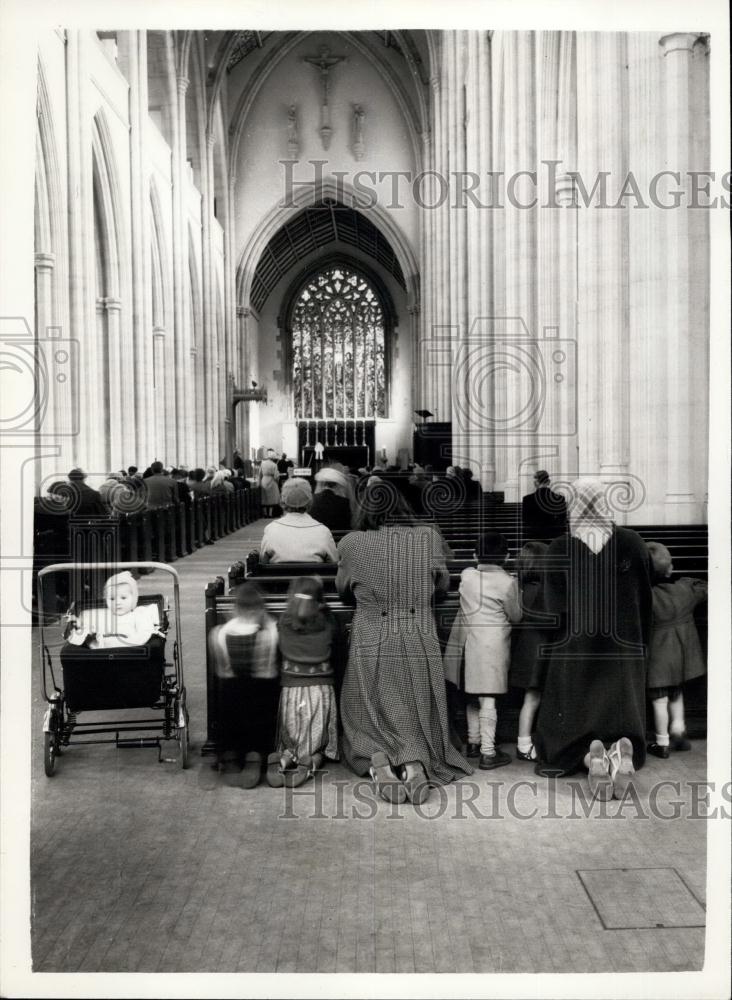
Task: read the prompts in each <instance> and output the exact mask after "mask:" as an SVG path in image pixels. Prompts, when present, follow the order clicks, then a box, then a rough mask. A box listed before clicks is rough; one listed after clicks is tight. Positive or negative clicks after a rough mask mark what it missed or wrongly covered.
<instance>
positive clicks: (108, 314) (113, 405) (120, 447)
mask: <svg viewBox="0 0 732 1000" xmlns="http://www.w3.org/2000/svg"><path fill="white" fill-rule="evenodd" d="M98 305H101V307H102V309H103V310H104V313H105V319H104V323H103V326H104V334H105V337H106V341H107V344H108V345H109V356H108V364H107V371H106V372H105V373H104V375H103V378H105V379H106V382H107V385H108V387H109V396H108V400H109V463H111V467H112V468H117V466H119V465H120V464H123V465H124V464H128V463H129V462H132V461H133V458H130V457H129V456H130V454H131V453H132V452H133V450H134V447H135V436H134V428H135V422H134V414H133V409H134V396H132V397H130V398H127V397H126V395H125V388H126V387H125V386H124V384H123V382H122V380H121V379H120V378H119V372H120V369H121V361H122V356H123V355H124V353H125V344H124V343H123V338H122V329H121V327H122V324H121V319H122V299H120V298H119V297H118V296H111V295H110V296H107V297H106V298H104V299H101V300H99V302H98ZM137 374H138V378H149V376H150V370H149V368H148V369H145V370H144V371H138V373H137ZM98 423H99V421H98V420H97V425H98ZM138 454H139V453H138ZM138 460H139V461H142V462H147V461H152V458H149V459H148V458H147V456H145V457H144V458H141V459H138ZM100 471H101V470H100Z"/></svg>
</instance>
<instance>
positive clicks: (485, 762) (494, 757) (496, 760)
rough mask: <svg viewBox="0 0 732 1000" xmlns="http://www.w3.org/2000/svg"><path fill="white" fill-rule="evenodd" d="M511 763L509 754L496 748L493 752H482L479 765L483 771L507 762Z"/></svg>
mask: <svg viewBox="0 0 732 1000" xmlns="http://www.w3.org/2000/svg"><path fill="white" fill-rule="evenodd" d="M510 763H511V757H510V756H509V754H507V753H504V752H503V750H496V752H495V753H492V754H487V753H482V754H481V755H480V763H479V764H478V767H479V768H480V769H481V771H492V770H493V768H495V767H503V766H504V765H505V764H510Z"/></svg>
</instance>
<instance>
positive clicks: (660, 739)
mask: <svg viewBox="0 0 732 1000" xmlns="http://www.w3.org/2000/svg"><path fill="white" fill-rule="evenodd" d="M656 743H658V745H659V746H660V747H667V746H669V739H668V733H656Z"/></svg>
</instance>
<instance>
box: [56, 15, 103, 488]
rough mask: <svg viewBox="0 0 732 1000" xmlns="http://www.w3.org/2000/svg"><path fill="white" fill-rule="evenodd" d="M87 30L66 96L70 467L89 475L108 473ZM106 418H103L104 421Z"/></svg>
mask: <svg viewBox="0 0 732 1000" xmlns="http://www.w3.org/2000/svg"><path fill="white" fill-rule="evenodd" d="M88 35H89V33H88V32H87V31H73V30H69V31H68V32H67V41H66V97H67V121H66V131H67V139H68V148H67V162H68V174H67V180H68V213H69V214H68V223H69V287H70V295H69V312H70V323H71V327H70V328H71V330H72V331H73V336H74V337H76V338H77V339H78V341H79V351H78V357H79V371H78V375H77V378H78V387H79V404H80V405H79V418H80V423H81V428H82V433H81V434H79V435H77V436H75V437H74V438H73V444H72V451H73V458H74V462H75V463H78V464H80V465H83V466H86V467H87V471H88V472H104V471H108V470H106V469H105V468H103V467H104V466H106V448H105V435H104V434H103V433H96V434H95V433H91V432H90V431H89V430H88V428H93V427H99V424H100V413H99V384H100V380H101V379H102V378H104V377H105V374H106V373H103V372H100V370H99V342H98V336H97V323H96V317H95V308H96V307H95V291H94V289H95V279H94V267H95V263H94V214H93V188H92V159H91V148H92V141H91V113H90V110H89V107H88V101H87V94H86V88H87V86H88V85H89V84H88V75H89V74H88V68H87V55H86V53H87V46H88V44H89V37H88ZM104 416H105V415H102V419H104Z"/></svg>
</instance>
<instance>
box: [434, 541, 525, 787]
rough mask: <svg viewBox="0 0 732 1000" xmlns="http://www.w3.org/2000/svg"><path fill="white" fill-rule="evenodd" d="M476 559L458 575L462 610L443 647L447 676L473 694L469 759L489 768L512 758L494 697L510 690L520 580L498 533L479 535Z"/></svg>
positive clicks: (469, 718) (508, 761)
mask: <svg viewBox="0 0 732 1000" xmlns="http://www.w3.org/2000/svg"><path fill="white" fill-rule="evenodd" d="M475 558H476V561H477V567H468V568H467V569H464V570H463V572H462V574H461V576H460V611H459V612H458V614H457V616H456V619H455V623H454V625H453V627H452V630H451V632H450V638H449V639H448V643H447V648H446V650H445V676H446V678H447V680H449V681H451V682H452V683H453V684H455V685H456V687H458V688H460V689H461V690H463V691H465V693H466V694H467V695H469V696H470V697H469V700H468V705H467V717H468V757H480V763H479V765H478V766H479V767H480V768H481V769H482V770H485V771H490V770H492V769H493V768H496V767H502V766H503V765H504V764H509V763H510V762H511V757H510V756H509V755H508V754H507V753H504V752H503V751H502V750H500V749H499V748H498V747H497V746H496V727H497V724H498V713H497V711H496V698H497V696H498V695H500V694H505V693H506V691H507V690H508V667H509V662H510V655H511V626H512V624H514V623H515V622H518V621H520V619H521V604H520V601H519V594H518V586H517V584H516V581H515V580H514V578H513V577H512V576H510V575H509V574H508V573H507V572H506V571H505V569H504V568H503V567H504V564H505V562H506V559H507V558H508V544H507V542H506V539H505V538H504V537H503V535H502V534H500V532H498V531H486V532H484V533H483V534H482V535H481V536H480V538H479V539H478V545H477V548H476V552H475ZM463 652H464V654H465V673H464V679H463V677H461V661H462V654H463Z"/></svg>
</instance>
